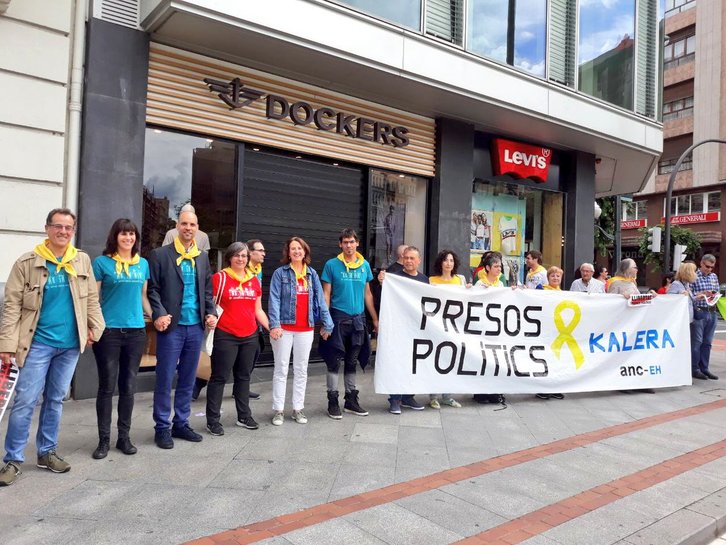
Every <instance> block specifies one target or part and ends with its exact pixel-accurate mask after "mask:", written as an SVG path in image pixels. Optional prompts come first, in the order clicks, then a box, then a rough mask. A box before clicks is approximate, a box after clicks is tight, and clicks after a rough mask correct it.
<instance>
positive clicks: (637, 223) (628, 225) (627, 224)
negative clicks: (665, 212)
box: [620, 218, 648, 229]
mask: <svg viewBox="0 0 726 545" xmlns="http://www.w3.org/2000/svg"><path fill="white" fill-rule="evenodd" d="M647 226H648V220H647V219H645V218H643V219H639V220H624V221H621V222H620V228H621V229H640V228H641V227H647Z"/></svg>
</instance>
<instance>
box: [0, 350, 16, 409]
mask: <svg viewBox="0 0 726 545" xmlns="http://www.w3.org/2000/svg"><path fill="white" fill-rule="evenodd" d="M17 382H18V367H17V365H15V358H12V359H11V360H10V362H9V363H1V364H0V421H2V419H3V415H4V414H5V409H7V408H8V405H10V399H11V398H12V397H13V391H15V384H16V383H17Z"/></svg>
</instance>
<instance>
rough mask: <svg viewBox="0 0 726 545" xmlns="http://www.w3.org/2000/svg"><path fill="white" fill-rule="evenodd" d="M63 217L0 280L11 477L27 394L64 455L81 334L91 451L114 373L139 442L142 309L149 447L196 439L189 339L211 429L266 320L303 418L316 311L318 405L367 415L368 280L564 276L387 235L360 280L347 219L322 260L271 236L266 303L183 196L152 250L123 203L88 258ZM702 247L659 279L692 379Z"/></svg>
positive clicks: (103, 441)
mask: <svg viewBox="0 0 726 545" xmlns="http://www.w3.org/2000/svg"><path fill="white" fill-rule="evenodd" d="M75 229H76V216H75V215H74V214H73V212H72V211H71V210H68V209H65V208H59V209H54V210H51V212H50V213H49V214H48V216H47V220H46V225H45V232H46V234H47V239H46V240H45V241H44V242H43V243H41V244H38V245H37V246H36V247H35V248H34V249H33V250H32V251H31V252H27V253H25V254H23V255H22V256H20V258H19V259H18V260H17V261H16V262H15V264H14V265H13V268H12V270H11V273H10V276H9V278H8V281H7V284H6V290H5V299H4V305H3V315H2V323H1V324H0V361H2V363H3V364H6V365H7V364H10V363H11V362H15V363H16V364H17V366H18V367H19V368H20V371H19V374H18V379H17V384H16V387H15V398H14V403H13V405H12V408H11V410H10V413H9V417H8V429H7V433H6V437H5V452H6V453H5V456H4V458H3V461H4V464H5V465H4V466H3V467H2V469H0V486H8V485H10V484H12V483H13V482H14V481H15V480H16V479H17V477H18V476H19V475H20V474H21V466H22V464H23V463H24V461H25V452H24V451H25V448H26V446H27V443H28V440H29V435H30V426H31V419H32V415H33V410H34V408H35V406H36V403H37V401H38V399H39V398H40V395H41V394H43V403H42V405H41V407H40V418H39V421H38V431H37V435H36V448H37V465H38V467H40V468H43V469H48V470H50V471H52V472H55V473H65V472H67V471H69V470H70V468H71V466H70V464H69V463H68V462H66V461H65V460H64V459H63V458H62V457H61V456H59V455H58V453H57V447H58V433H59V429H60V421H61V413H62V401H63V398H64V397H65V395H66V393H67V391H68V389H69V387H70V383H71V379H72V377H73V373H74V371H75V367H76V364H77V362H78V358H79V356H80V354H81V353H82V352H83V351H84V349H85V348H87V347H88V346H91V347H92V349H93V353H94V356H95V359H96V365H97V369H98V377H99V384H98V394H97V398H96V412H97V424H98V445H97V447H96V449H95V450H94V451H93V453H92V456H93V458H95V459H103V458H105V457H106V456H107V455H108V452H109V449H110V445H111V427H112V412H113V403H112V401H113V394H114V391H115V390H116V388H117V387H118V392H119V395H118V408H117V413H118V416H117V434H116V443H115V446H116V448H117V449H118V450H119V451H121V452H122V453H124V454H127V455H133V454H135V453H136V452H137V448H136V446H134V444H133V443H132V441H131V437H130V431H131V418H132V413H133V407H134V394H135V390H136V377H137V373H138V370H139V367H140V363H141V359H142V356H143V353H144V350H145V346H146V324H145V320H146V319H150V320H151V321H152V323H153V327H154V329H155V330H156V368H155V372H156V382H155V387H154V394H153V420H154V424H155V425H154V429H155V434H154V442H155V444H156V445H157V446H158V447H159V448H162V449H171V448H174V440H175V439H181V440H185V441H191V442H195V443H196V442H201V441H202V440H203V437H202V435H201V434H199V433H197V432H196V431H195V430H194V429H192V427H191V426H190V424H189V417H190V412H191V402H192V399H196V398H197V396H199V394H200V392H201V390H202V388H203V386H204V385H205V383H204V382H201V383H200V382H199V381H198V379H197V377H196V372H197V366H198V362H199V358H200V353H201V351H202V349H203V347H204V348H205V350H206V351H208V352H211V376H210V378H209V381H208V384H207V396H206V397H207V399H206V420H207V422H206V429H207V431H208V432H209V434H211V435H214V436H221V435H224V427H223V425H222V411H221V405H222V397H223V391H224V387H225V384H226V383H227V381H228V380H229V378H230V375H231V377H232V381H233V390H232V393H233V397H234V402H235V409H236V416H235V424H236V425H237V426H240V427H243V428H246V429H249V430H254V429H257V428H258V427H259V424H258V423H257V422H256V421H255V419H254V417H253V414H252V410H251V408H250V403H249V400H250V399H251V398H254V397H259V395H258V394H255V393H253V392H251V391H250V380H251V375H252V371H253V368H254V365H255V363H256V361H257V359H258V357H259V354H260V334H261V331H260V330H261V329H262V330H264V331H267V332H268V333H269V337H270V342H271V345H272V351H273V355H274V371H273V379H272V419H271V421H272V424H273V425H275V426H281V425H283V424H284V422H285V406H286V403H285V400H286V393H287V377H288V371H289V367H290V363H291V359H292V368H293V380H292V396H291V405H292V407H291V409H292V410H291V412H290V413H289V414H290V416H291V418H292V420H293V421H294V422H296V423H298V424H306V423H307V422H308V417H307V416H306V415H305V412H304V409H305V395H306V387H307V368H308V360H309V357H310V352H311V349H312V345H313V342H314V339H315V333H314V330H315V326H316V324H321V329H320V340H319V345H318V351H319V353H320V355H321V357H322V358H323V360H324V361H325V364H326V367H327V375H326V390H327V402H328V408H327V414H328V416H329V417H330V418H332V419H335V420H339V419H341V418H342V417H343V412H346V413H350V414H354V415H358V416H367V415H368V411H367V410H366V409H364V408H363V407H362V406H361V404H360V400H359V390H358V387H357V384H356V372H357V368H358V366H360V367H361V368H362V369H365V367H366V365H367V364H368V363H369V361H370V357H371V344H370V333H371V331H370V330H371V329H372V331H373V332H375V331H376V330H377V328H378V310H379V304H380V300H379V294H380V290H379V289H377V287H376V286H378V288H379V287H380V285H381V284H382V283H383V282H384V281H385V277H386V275H390V274H394V275H398V276H401V277H403V278H407V279H409V280H412V281H417V282H423V283H427V284H432V285H453V286H459V287H461V288H462V289H471V288H477V289H489V288H502V287H505V286H507V284H509V287H511V288H513V289H518V288H525V289H542V290H561V289H562V287H561V283H562V278H563V271H562V269H560V268H559V267H556V266H553V267H549V268H545V267H544V266H543V264H542V263H543V256H542V254H541V253H540V252H538V251H535V250H531V251H529V252H527V253H526V256H525V265H526V268H527V272H526V275H525V277H524V281H523V282H522V283H520V282H519V280H518V279H516V276H515V277H514V280H513V281H512V280H510V281H507V279H506V277H505V275H504V274H503V270H502V269H503V261H502V255H501V254H500V253H499V252H495V251H487V252H485V253H484V254H483V255H482V258H481V263H480V265H479V267H477V268H476V269H475V271H474V274H473V278H472V282H470V281H469V280H468V279H467V277H466V276H465V275H464V274H460V272H459V269H460V268H461V260H460V258H459V256H458V255H457V254H456V253H455V252H454V251H452V250H442V251H441V252H439V254H438V255H437V257H436V260H435V261H434V265H433V273H434V274H433V275H432V276H430V277H427V276H425V275H424V274H422V273H421V272H420V271H419V267H420V265H421V252H420V251H419V249H418V248H416V247H414V246H406V245H401V246H399V248H398V249H397V260H396V262H394V263H392V264H391V265H390V266H389V267H387V268H386V270H384V271H381V272H380V273H379V274H378V275H377V277H376V282H373V280H374V276H373V271H372V270H371V267H370V265H369V263H368V262H367V261H366V259H365V258H364V257H363V256H362V255H361V254H360V253H359V252H358V246H359V243H360V240H359V237H358V234H357V233H356V232H355V231H354V230H352V229H345V230H343V231H342V232H341V233H340V236H339V239H338V244H339V247H340V250H341V252H340V253H339V254H338V255H337V256H335V257H333V258H331V259H329V260H328V261H327V262H326V263H325V265H324V267H323V269H322V271H321V273H320V275H318V272H317V271H315V270H314V269H313V268H312V267H311V266H310V264H311V249H310V247H309V245H308V244H307V243H306V242H305V240H303V239H302V238H300V237H291V238H290V239H288V240H287V241H286V242H285V245H284V247H283V251H282V260H281V266H280V267H278V268H277V269H276V270H275V271H274V273H273V274H272V277H271V280H270V286H269V301H268V305H267V312H265V309H264V307H263V304H262V264H263V262H264V259H265V258H264V256H265V253H266V252H265V249H264V246H263V244H262V241H260V240H258V239H253V240H250V241H248V242H247V243H243V242H234V243H232V244H231V245H230V246H229V247H228V248H227V249H226V251H225V253H224V268H223V269H222V270H220V271H218V272H216V273H213V271H212V267H211V265H210V262H209V259H208V257H207V253H206V251H205V250H204V249H203V247H206V248H207V249H208V248H209V239H208V237H206V235H205V234H204V233H203V232H201V231H200V230H199V225H198V220H197V216H196V214H195V213H194V210H193V208H191V207H185V208H184V209H182V211H181V213H180V215H179V218H178V221H177V225H176V228H175V229H174V230H171V231H170V232H169V233H168V234H167V238H168V244H165V245H162V246H161V247H159V248H156V249H155V250H153V251H152V252H151V254H150V255H149V259H148V261H147V260H146V259H144V258H143V257H141V256H140V245H141V240H140V238H141V236H140V233H139V229H138V227H137V226H136V225H135V224H134V223H133V222H132V221H131V220H129V219H124V218H122V219H118V220H116V221H115V222H114V223H113V225H112V226H111V229H110V231H109V233H108V238H107V241H106V245H105V248H104V250H103V252H102V255H100V256H99V257H97V258H96V259H95V260H93V261H91V259H90V258H89V256H88V255H87V254H86V253H84V252H82V251H80V250H78V249H76V248H75V247H74V246H73V244H72V239H73V236H74V233H75ZM715 262H716V259H715V258H714V257H713V256H712V255H709V254H707V255H705V256H703V257H702V258H701V262H700V268H699V269H698V270H696V265H695V264H694V263H684V264H682V265H681V266H680V268H679V270H678V272H677V273H676V274H675V275H674V277H673V281H672V282H670V283H669V285H668V288H667V293H671V294H683V295H685V296H687V297H688V298H689V320H690V324H691V326H690V327H691V343H692V350H691V353H692V361H691V365H692V375H693V377H694V378H696V379H700V380H706V379H713V380H715V379H717V378H718V377H717V376H716V375H714V374H713V373H711V372H710V371H709V359H710V350H711V343H712V339H713V335H714V330H715V326H716V313H715V311H714V309H715V307H713V306H712V305H709V298H710V297H711V296H713V295H714V294H715V293H717V292H718V290H719V284H718V279H717V277H716V275H715V274H714V273H713V268H714V266H715ZM467 269H468V268H467ZM579 273H580V277H579V278H577V279H576V280H574V281H573V282H572V284H571V285H570V290H571V291H577V292H586V293H618V294H622V295H624V296H625V297H629V296H630V295H631V294H634V293H638V288H637V285H636V283H635V278H636V275H637V266H636V264H635V262H634V261H633V260H632V259H625V260H623V261H622V262H621V263H620V264H619V267H618V270H617V271H616V273H615V275H614V276H613V277H612V278H610V279H607V269H605V270H603V269H602V268H601V269H597V270H596V269H595V267H594V266H593V265H592V264H590V263H583V264H582V265H581V266H580V268H579ZM371 286H373V289H372V288H371ZM366 313H367V314H366ZM368 318H369V319H370V326H369V322H368ZM341 368H342V374H343V385H342V389H343V399H344V403H343V408H342V410H341V407H340V390H341V386H340V376H339V375H340V371H341ZM175 380H176V385H175V386H174V381H175ZM172 390H173V392H172ZM172 393H173V397H172ZM538 397H540V398H543V399H548V398H558V399H562V398H563V397H564V396H563V395H562V394H556V393H555V394H538ZM388 401H389V412H391V413H392V414H401V410H402V408H409V409H413V410H424V409H425V406H424V405H423V404H421V403H419V402H418V401H417V400H416V399H415V397H414V396H413V395H411V394H405V393H401V394H394V395H391V396H390V397H389V399H388ZM429 406H430V407H431V408H433V409H441V408H442V406H448V407H453V408H459V407H461V403H460V402H459V401H458V400H456V399H454V397H453V396H452V395H450V394H431V395H430V396H429Z"/></svg>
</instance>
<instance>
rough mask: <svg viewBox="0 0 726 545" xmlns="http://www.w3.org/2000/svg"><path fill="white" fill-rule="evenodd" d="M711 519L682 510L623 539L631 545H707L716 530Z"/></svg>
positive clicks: (714, 535) (713, 537)
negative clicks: (690, 544)
mask: <svg viewBox="0 0 726 545" xmlns="http://www.w3.org/2000/svg"><path fill="white" fill-rule="evenodd" d="M713 522H714V521H713V519H712V518H711V517H708V516H705V515H702V514H700V513H696V512H695V511H689V510H687V509H682V510H679V511H676V512H675V513H673V514H671V515H669V516H667V517H664V518H662V519H660V520H658V521H657V522H655V523H653V524H651V525H649V526H646V527H644V528H642V529H639V530H637V531H635V532H633V533H632V534H631V535H628V536H627V537H625V541H627V542H628V543H631V544H632V545H680V544H681V543H683V542H686V540H688V542H689V543H708V539H715V538H716V528H715V525H714V524H713Z"/></svg>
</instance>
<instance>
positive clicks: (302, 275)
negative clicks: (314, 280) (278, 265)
mask: <svg viewBox="0 0 726 545" xmlns="http://www.w3.org/2000/svg"><path fill="white" fill-rule="evenodd" d="M290 268H291V269H292V272H294V273H295V283H296V284H297V283H298V282H300V280H302V281H303V286H305V289H307V287H308V278H307V276H308V266H307V265H306V264H305V263H303V266H302V272H301V273H300V274H298V272H297V271H296V270H295V267H293V266H292V263H290Z"/></svg>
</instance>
